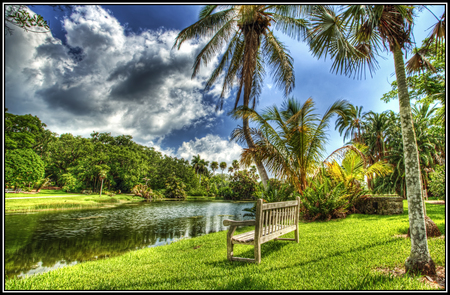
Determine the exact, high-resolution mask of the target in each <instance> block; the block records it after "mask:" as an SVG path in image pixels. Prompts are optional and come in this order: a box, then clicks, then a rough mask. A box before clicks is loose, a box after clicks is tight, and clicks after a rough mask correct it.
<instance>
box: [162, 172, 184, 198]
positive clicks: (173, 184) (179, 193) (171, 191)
mask: <svg viewBox="0 0 450 295" xmlns="http://www.w3.org/2000/svg"><path fill="white" fill-rule="evenodd" d="M185 188H186V185H185V184H184V183H183V181H182V180H181V179H180V178H179V177H176V176H175V173H173V174H172V175H171V176H169V177H168V178H167V181H166V191H165V194H166V197H168V198H181V199H186V191H185V190H184V189H185Z"/></svg>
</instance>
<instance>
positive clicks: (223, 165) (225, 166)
mask: <svg viewBox="0 0 450 295" xmlns="http://www.w3.org/2000/svg"><path fill="white" fill-rule="evenodd" d="M219 166H220V170H222V174H223V170H225V168H227V163H226V162H220V165H219Z"/></svg>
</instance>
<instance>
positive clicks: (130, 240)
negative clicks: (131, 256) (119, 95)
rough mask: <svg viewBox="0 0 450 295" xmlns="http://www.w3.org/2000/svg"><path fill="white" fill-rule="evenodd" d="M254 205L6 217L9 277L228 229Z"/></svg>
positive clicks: (155, 206)
mask: <svg viewBox="0 0 450 295" xmlns="http://www.w3.org/2000/svg"><path fill="white" fill-rule="evenodd" d="M252 205H253V203H251V202H249V203H232V202H207V201H198V202H192V201H189V202H188V201H179V202H152V203H147V202H143V203H139V204H138V205H123V206H121V207H116V208H109V209H101V210H99V209H96V210H82V211H62V212H48V213H39V214H23V215H6V216H5V262H4V263H5V275H6V277H8V278H10V277H12V276H14V275H17V276H22V275H31V274H34V273H41V272H46V271H49V270H52V269H55V268H58V267H63V266H66V265H73V264H76V263H79V262H83V261H88V260H96V259H102V258H105V257H112V256H116V255H120V254H123V253H125V252H128V251H131V250H136V249H141V248H145V247H153V246H159V245H164V244H169V243H171V242H173V241H176V240H178V239H183V238H189V237H196V236H201V235H204V234H208V233H213V232H218V231H222V230H225V229H226V227H225V226H223V224H222V222H223V220H224V219H234V220H244V219H248V217H245V218H244V217H243V215H244V212H243V211H242V210H243V209H244V208H249V207H251V206H252Z"/></svg>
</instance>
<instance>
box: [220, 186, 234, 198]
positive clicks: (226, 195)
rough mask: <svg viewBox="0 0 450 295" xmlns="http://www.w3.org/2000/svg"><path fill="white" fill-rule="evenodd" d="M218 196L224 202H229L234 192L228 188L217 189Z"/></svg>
mask: <svg viewBox="0 0 450 295" xmlns="http://www.w3.org/2000/svg"><path fill="white" fill-rule="evenodd" d="M218 195H219V196H221V197H223V198H224V199H225V200H231V199H232V198H233V195H234V192H233V189H232V188H231V187H230V186H222V187H219V189H218Z"/></svg>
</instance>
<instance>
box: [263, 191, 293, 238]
mask: <svg viewBox="0 0 450 295" xmlns="http://www.w3.org/2000/svg"><path fill="white" fill-rule="evenodd" d="M299 208H300V197H297V199H296V200H295V201H286V202H275V203H267V204H263V200H262V199H258V201H257V203H256V212H255V222H256V224H255V239H258V240H259V241H260V242H261V243H264V242H266V241H268V240H272V239H274V238H276V237H279V236H281V235H284V234H286V233H288V232H291V231H293V230H296V229H298V213H299Z"/></svg>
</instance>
